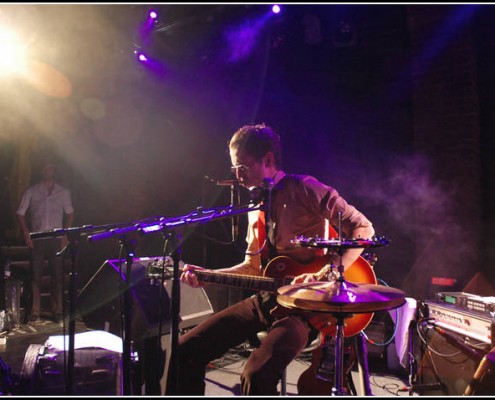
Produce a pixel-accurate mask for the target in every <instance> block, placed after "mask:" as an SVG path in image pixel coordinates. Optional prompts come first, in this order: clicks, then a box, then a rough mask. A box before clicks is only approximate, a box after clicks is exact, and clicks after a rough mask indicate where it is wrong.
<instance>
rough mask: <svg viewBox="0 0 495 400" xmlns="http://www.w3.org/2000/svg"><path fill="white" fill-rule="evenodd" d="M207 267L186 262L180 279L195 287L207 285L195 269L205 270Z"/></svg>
mask: <svg viewBox="0 0 495 400" xmlns="http://www.w3.org/2000/svg"><path fill="white" fill-rule="evenodd" d="M204 270H205V268H203V267H200V266H198V265H193V264H184V268H183V269H182V274H181V276H180V281H181V282H182V283H185V284H187V285H189V286H191V287H193V288H198V287H205V286H206V283H205V282H200V281H199V279H198V277H197V275H196V274H195V273H194V271H204Z"/></svg>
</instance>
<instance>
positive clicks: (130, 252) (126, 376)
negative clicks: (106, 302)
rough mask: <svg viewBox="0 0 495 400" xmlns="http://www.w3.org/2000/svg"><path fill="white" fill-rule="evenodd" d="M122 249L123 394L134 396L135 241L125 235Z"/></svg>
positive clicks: (121, 241) (121, 239) (121, 242)
mask: <svg viewBox="0 0 495 400" xmlns="http://www.w3.org/2000/svg"><path fill="white" fill-rule="evenodd" d="M120 244H121V247H122V248H123V249H124V250H125V253H126V272H125V285H124V302H123V304H124V306H123V312H122V316H123V319H124V329H123V332H122V338H123V340H122V379H123V394H124V396H126V395H127V396H129V395H131V394H132V384H131V381H132V374H131V354H132V344H133V343H132V327H131V322H132V295H131V285H132V282H131V281H132V273H131V272H132V271H131V270H132V264H133V262H134V250H135V247H136V242H135V240H127V239H126V237H125V236H124V235H123V236H121V238H120Z"/></svg>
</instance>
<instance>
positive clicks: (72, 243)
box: [57, 232, 80, 395]
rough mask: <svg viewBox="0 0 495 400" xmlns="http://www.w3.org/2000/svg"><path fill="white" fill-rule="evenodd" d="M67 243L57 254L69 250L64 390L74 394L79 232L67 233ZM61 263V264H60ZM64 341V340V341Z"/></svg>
mask: <svg viewBox="0 0 495 400" xmlns="http://www.w3.org/2000/svg"><path fill="white" fill-rule="evenodd" d="M67 238H68V239H69V244H68V245H67V246H66V248H65V249H64V250H62V251H61V252H60V253H58V254H57V255H60V254H62V253H63V252H64V251H65V250H66V249H69V251H70V259H71V271H70V274H69V276H70V279H69V348H68V356H67V380H66V383H65V391H66V393H67V394H68V395H72V394H74V347H75V333H76V291H77V269H76V260H77V255H78V253H79V243H80V242H79V239H80V235H79V232H74V233H69V234H68V235H67ZM62 265H63V264H62ZM64 342H65V341H64Z"/></svg>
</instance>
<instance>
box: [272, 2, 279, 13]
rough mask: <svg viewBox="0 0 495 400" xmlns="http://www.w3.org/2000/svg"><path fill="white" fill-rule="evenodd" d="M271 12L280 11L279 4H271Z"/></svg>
mask: <svg viewBox="0 0 495 400" xmlns="http://www.w3.org/2000/svg"><path fill="white" fill-rule="evenodd" d="M272 12H273V13H275V14H278V13H279V12H280V6H279V5H278V4H275V5H273V6H272Z"/></svg>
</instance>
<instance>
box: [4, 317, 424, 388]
mask: <svg viewBox="0 0 495 400" xmlns="http://www.w3.org/2000/svg"><path fill="white" fill-rule="evenodd" d="M88 331H89V330H88V329H87V327H86V326H85V324H84V323H83V322H82V321H78V322H77V323H76V333H82V332H88ZM67 334H68V331H67V327H66V326H64V325H63V324H62V323H59V324H57V323H55V322H52V321H49V320H45V321H43V322H42V323H41V324H36V325H28V324H23V325H21V326H19V327H18V328H16V329H13V330H11V331H9V332H7V333H5V332H4V334H3V336H5V337H6V343H5V344H0V357H1V360H2V361H3V368H2V370H4V371H3V374H2V381H3V382H2V387H1V389H2V391H3V392H4V394H6V393H8V392H7V389H6V387H5V386H6V379H9V378H10V381H11V383H12V388H11V391H12V394H14V395H16V394H23V393H26V392H27V391H29V390H31V392H30V394H31V395H37V394H38V393H36V389H33V387H32V386H31V389H29V388H26V387H23V385H24V386H25V385H26V379H25V378H26V371H28V372H29V371H33V375H34V370H35V369H36V368H35V366H34V365H33V362H35V361H33V359H32V358H33V357H32V354H31V355H30V358H31V359H30V360H27V358H29V357H27V354H28V353H29V352H30V350H29V349H30V346H31V345H44V344H45V343H46V341H47V339H48V338H49V337H52V336H58V335H62V336H64V335H67ZM248 355H249V346H247V345H246V346H240V347H237V348H235V349H231V351H229V352H228V353H227V354H226V355H225V356H224V357H222V358H221V359H219V360H215V361H214V362H212V363H211V365H210V368H209V369H208V371H207V374H206V393H205V394H206V396H212V397H220V396H237V395H240V392H239V383H240V373H241V371H242V368H243V365H244V363H245V361H246V358H247V356H248ZM368 362H369V368H370V375H371V376H370V385H371V390H372V393H373V395H374V396H410V395H418V394H417V393H414V392H409V391H408V390H407V386H408V375H407V371H406V370H405V369H404V368H402V367H400V368H399V369H395V370H390V369H389V368H388V367H387V363H386V361H385V360H384V359H382V358H380V357H377V356H376V355H374V354H370V356H369V358H368ZM29 363H30V364H29ZM28 364H29V365H28ZM310 366H311V353H303V354H301V355H300V356H299V357H297V358H296V359H295V360H294V361H293V362H292V363H291V364H290V365H289V367H288V369H287V395H289V396H296V395H297V381H298V379H299V376H300V375H301V374H302V373H303V372H304V371H306V370H307V369H308V368H309V367H310ZM23 368H24V373H23V374H22V375H23V378H24V379H21V370H22V369H23ZM61 368H62V367H59V369H61ZM5 369H6V370H7V371H5ZM117 369H118V367H117ZM59 372H60V371H59ZM351 374H352V379H353V382H354V383H355V386H356V390H357V393H358V395H361V394H362V393H363V392H362V388H361V387H360V380H359V376H358V372H357V368H356V371H354V370H353V371H352V373H351ZM75 376H76V379H77V377H78V375H77V373H76V374H75ZM21 381H22V382H21ZM76 383H77V382H76ZM162 386H163V381H162ZM331 388H332V385H331V383H328V389H329V393H327V395H331ZM404 388H406V390H402V391H401V389H404ZM45 389H46V388H45ZM33 390H34V391H33ZM50 390H55V389H54V388H51V389H50ZM58 390H60V391H61V392H60V393H59V394H60V395H63V394H65V392H64V390H63V385H62V386H61V388H60V389H58ZM142 392H143V393H144V391H142ZM75 394H76V395H77V394H78V393H77V391H76V393H75ZM97 394H98V395H106V394H108V393H97ZM117 394H118V393H117ZM143 396H144V394H143Z"/></svg>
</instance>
